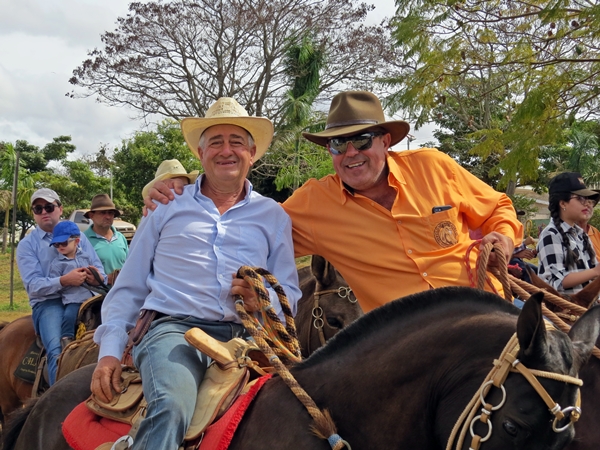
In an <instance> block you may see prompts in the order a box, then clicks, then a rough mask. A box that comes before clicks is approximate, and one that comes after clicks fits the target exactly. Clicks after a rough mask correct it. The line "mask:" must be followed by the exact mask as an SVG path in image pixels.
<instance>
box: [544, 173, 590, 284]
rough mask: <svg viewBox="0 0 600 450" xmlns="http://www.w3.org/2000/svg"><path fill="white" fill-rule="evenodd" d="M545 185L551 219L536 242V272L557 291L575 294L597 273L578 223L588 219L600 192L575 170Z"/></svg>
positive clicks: (586, 240) (587, 240)
mask: <svg viewBox="0 0 600 450" xmlns="http://www.w3.org/2000/svg"><path fill="white" fill-rule="evenodd" d="M548 187H549V194H550V196H549V204H548V209H549V210H550V215H551V217H552V218H551V220H550V223H548V225H547V226H546V228H544V230H543V231H542V233H541V234H540V238H539V241H538V246H537V250H538V258H539V270H538V275H539V276H540V278H541V279H542V280H544V281H545V282H546V283H548V284H549V285H551V286H552V287H553V288H554V289H556V290H557V291H559V292H564V293H566V294H576V293H577V292H579V291H581V290H582V289H583V288H584V287H585V286H586V285H587V284H588V283H589V282H590V281H592V280H593V279H594V278H596V277H597V276H599V275H600V266H599V265H598V260H597V258H596V252H595V251H594V247H593V246H592V244H591V242H590V238H589V237H588V235H587V234H586V233H585V231H584V230H583V229H582V228H581V227H580V226H579V225H577V223H578V222H582V221H586V220H587V218H588V216H589V215H590V213H591V211H592V210H593V208H594V206H595V204H596V203H597V202H598V197H599V196H600V194H598V193H597V192H596V191H592V190H590V189H588V188H587V187H586V186H585V183H584V182H583V178H582V177H581V175H580V174H579V173H577V172H563V173H560V174H558V175H556V176H555V177H554V178H552V179H551V180H550V183H549V186H548Z"/></svg>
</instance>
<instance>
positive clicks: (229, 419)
mask: <svg viewBox="0 0 600 450" xmlns="http://www.w3.org/2000/svg"><path fill="white" fill-rule="evenodd" d="M269 378H271V375H265V376H262V377H260V378H259V379H257V380H256V383H254V385H253V386H252V387H251V388H250V389H249V390H248V392H246V393H245V394H243V395H240V396H239V397H238V398H237V400H236V401H235V402H234V403H233V405H231V408H229V409H228V410H227V412H226V413H225V414H223V416H222V417H221V418H220V419H219V420H217V421H216V422H215V423H213V424H212V425H211V426H209V427H208V428H207V429H206V431H205V432H204V436H203V437H202V442H201V443H200V447H199V450H226V449H227V448H229V444H230V443H231V440H232V439H233V435H234V434H235V430H237V427H238V425H239V424H240V422H241V421H242V418H243V417H244V414H245V413H246V410H247V409H248V406H250V403H252V400H254V397H256V394H258V391H260V389H261V388H262V387H263V385H264V384H265V383H266V382H267V380H269Z"/></svg>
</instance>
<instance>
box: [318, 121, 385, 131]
mask: <svg viewBox="0 0 600 450" xmlns="http://www.w3.org/2000/svg"><path fill="white" fill-rule="evenodd" d="M378 123H379V121H377V120H351V121H348V122H336V123H328V124H327V125H326V126H325V129H326V130H328V129H330V128H338V127H347V126H350V125H367V124H375V125H376V124H378Z"/></svg>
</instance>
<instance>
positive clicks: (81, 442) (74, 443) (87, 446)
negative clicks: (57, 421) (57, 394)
mask: <svg viewBox="0 0 600 450" xmlns="http://www.w3.org/2000/svg"><path fill="white" fill-rule="evenodd" d="M130 428H131V426H130V425H128V424H126V423H121V422H117V421H116V420H111V419H106V418H104V417H100V416H98V415H96V414H94V413H93V412H92V411H90V410H89V409H88V407H87V406H86V405H85V402H83V403H80V404H79V405H77V406H76V407H75V409H74V410H73V411H71V413H70V414H69V415H68V416H67V418H66V419H65V421H64V422H63V426H62V432H63V436H64V437H65V440H66V441H67V444H69V445H70V446H71V448H73V449H74V450H95V449H96V448H98V447H99V446H100V445H102V444H104V443H106V442H115V441H116V440H117V439H119V438H120V437H121V436H125V435H126V434H127V433H129V429H130Z"/></svg>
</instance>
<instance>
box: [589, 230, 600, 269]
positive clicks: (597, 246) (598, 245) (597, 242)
mask: <svg viewBox="0 0 600 450" xmlns="http://www.w3.org/2000/svg"><path fill="white" fill-rule="evenodd" d="M587 235H588V236H589V238H590V241H591V242H592V246H593V247H594V251H595V252H596V258H598V261H600V231H598V228H596V227H593V226H592V225H589V224H588V229H587Z"/></svg>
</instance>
